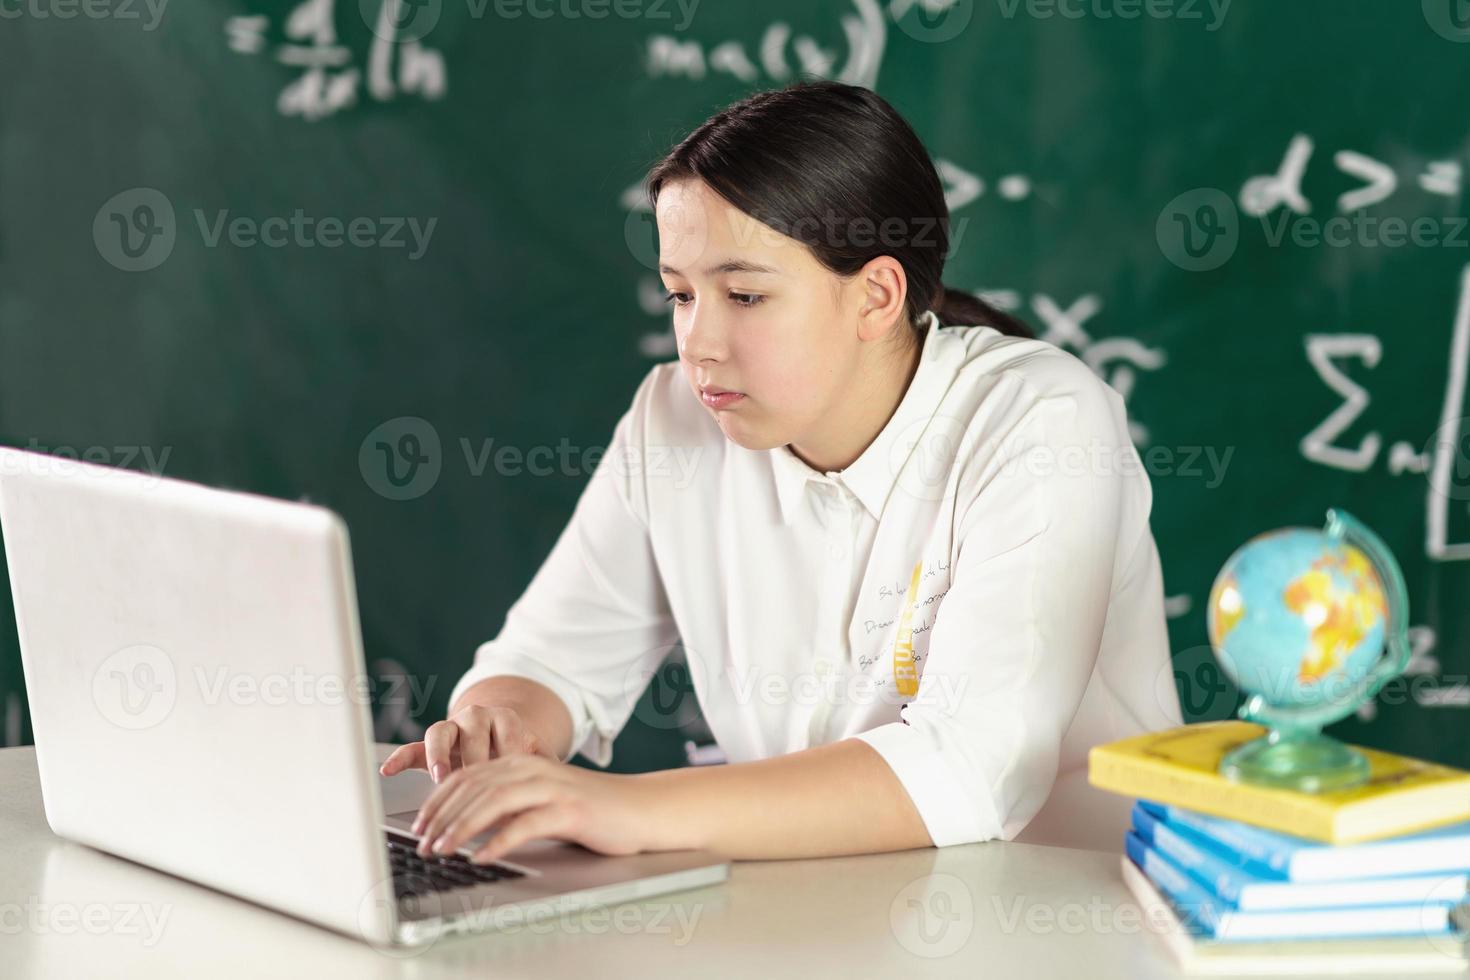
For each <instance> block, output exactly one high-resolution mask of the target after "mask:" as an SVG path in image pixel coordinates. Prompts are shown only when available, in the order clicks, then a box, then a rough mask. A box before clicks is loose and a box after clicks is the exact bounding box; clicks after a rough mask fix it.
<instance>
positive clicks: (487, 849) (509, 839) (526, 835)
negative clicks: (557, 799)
mask: <svg viewBox="0 0 1470 980" xmlns="http://www.w3.org/2000/svg"><path fill="white" fill-rule="evenodd" d="M572 819H573V818H572V814H571V811H570V810H568V809H567V808H566V807H559V806H543V807H538V808H536V809H534V810H526V811H524V812H523V813H521V815H520V816H518V817H514V818H513V819H511V820H510V822H509V823H507V824H506V825H505V826H504V827H502V828H500V832H499V833H497V834H496V835H495V836H494V837H492V838H490V840H489V842H488V843H486V844H485V846H484V847H482V848H480V849H479V850H478V851H476V852H475V853H474V854H471V855H470V860H471V861H473V862H475V863H476V864H484V863H486V862H489V861H495V860H497V859H499V858H501V857H503V856H504V855H506V854H509V853H510V852H511V851H513V850H515V849H516V848H517V847H520V846H521V845H522V844H524V843H526V842H527V841H532V840H539V839H541V838H543V837H557V838H561V839H566V836H567V834H569V833H571V831H572Z"/></svg>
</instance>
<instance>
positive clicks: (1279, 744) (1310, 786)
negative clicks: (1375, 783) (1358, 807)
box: [1220, 728, 1368, 793]
mask: <svg viewBox="0 0 1470 980" xmlns="http://www.w3.org/2000/svg"><path fill="white" fill-rule="evenodd" d="M1220 774H1221V775H1223V776H1225V777H1226V778H1227V779H1232V780H1236V781H1239V782H1246V783H1252V784H1254V785H1257V786H1269V787H1271V788H1273V789H1294V790H1298V791H1299V792H1303V793H1329V792H1332V791H1333V790H1341V789H1352V788H1353V787H1354V786H1361V785H1362V784H1363V783H1365V782H1367V781H1368V759H1367V757H1366V756H1364V755H1363V753H1361V752H1359V751H1358V750H1357V749H1354V748H1353V747H1352V746H1350V745H1344V744H1343V743H1342V742H1339V741H1338V740H1337V739H1335V738H1332V737H1330V736H1327V735H1323V734H1322V733H1321V732H1315V731H1304V732H1290V731H1283V730H1282V729H1279V728H1273V729H1272V730H1271V731H1270V732H1269V733H1268V734H1266V735H1263V736H1261V737H1260V738H1257V739H1252V740H1251V741H1249V742H1247V743H1245V744H1244V745H1242V746H1240V747H1239V748H1237V749H1232V750H1231V751H1230V752H1228V753H1226V755H1225V758H1223V759H1221V760H1220Z"/></svg>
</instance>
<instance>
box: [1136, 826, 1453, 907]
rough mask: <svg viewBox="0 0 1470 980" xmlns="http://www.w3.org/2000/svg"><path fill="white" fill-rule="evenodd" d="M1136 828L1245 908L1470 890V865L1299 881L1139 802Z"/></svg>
mask: <svg viewBox="0 0 1470 980" xmlns="http://www.w3.org/2000/svg"><path fill="white" fill-rule="evenodd" d="M1133 832H1134V833H1136V834H1137V835H1138V836H1139V838H1140V839H1141V840H1142V841H1143V842H1144V843H1145V844H1147V845H1148V846H1150V847H1152V848H1153V849H1154V850H1156V851H1158V852H1159V853H1160V854H1162V855H1164V857H1166V858H1168V859H1169V860H1170V861H1172V862H1174V864H1176V865H1178V866H1179V867H1180V868H1182V869H1184V871H1185V872H1186V873H1187V874H1188V875H1189V876H1190V877H1192V878H1194V879H1195V880H1196V881H1198V882H1199V883H1200V884H1202V885H1204V886H1205V887H1206V888H1208V889H1209V890H1210V892H1211V893H1213V894H1214V895H1215V897H1216V898H1219V899H1220V900H1221V901H1222V902H1224V903H1225V904H1226V905H1228V906H1229V907H1230V908H1234V909H1239V910H1241V911H1253V910H1259V909H1312V908H1341V907H1347V906H1354V905H1403V904H1407V903H1419V904H1422V903H1424V902H1430V901H1450V902H1459V901H1463V900H1464V899H1465V898H1466V896H1467V894H1470V869H1466V870H1462V871H1459V872H1455V873H1453V874H1423V875H1395V876H1392V877H1387V878H1355V879H1349V880H1345V881H1334V882H1311V881H1305V882H1294V881H1291V880H1289V879H1287V878H1285V877H1283V876H1281V875H1280V874H1277V873H1274V872H1269V871H1266V870H1263V869H1259V868H1258V867H1252V866H1249V865H1248V864H1242V863H1238V862H1236V861H1234V860H1231V859H1230V858H1227V857H1226V856H1225V855H1224V854H1223V853H1222V852H1221V851H1219V850H1218V849H1216V848H1214V847H1211V846H1210V844H1209V841H1207V840H1205V839H1202V838H1200V837H1199V836H1197V835H1196V833H1195V832H1193V831H1191V830H1189V828H1187V827H1178V828H1176V827H1173V826H1171V825H1170V824H1169V822H1168V821H1166V820H1164V819H1163V818H1162V817H1159V816H1158V815H1156V814H1154V813H1151V812H1149V810H1148V809H1147V808H1145V807H1143V806H1139V805H1137V804H1135V805H1134V807H1133Z"/></svg>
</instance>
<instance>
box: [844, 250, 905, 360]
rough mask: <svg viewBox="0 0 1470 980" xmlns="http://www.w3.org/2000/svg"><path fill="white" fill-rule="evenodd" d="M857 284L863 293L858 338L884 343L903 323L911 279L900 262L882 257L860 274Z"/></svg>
mask: <svg viewBox="0 0 1470 980" xmlns="http://www.w3.org/2000/svg"><path fill="white" fill-rule="evenodd" d="M856 284H857V286H858V287H859V288H860V289H861V290H862V304H861V306H859V307H858V338H859V339H860V340H865V341H866V340H881V339H882V338H883V337H885V336H886V335H887V334H888V333H889V332H890V331H892V330H893V328H894V324H898V323H902V322H903V317H904V304H905V302H906V301H907V299H908V276H906V275H905V274H904V271H903V266H902V265H901V264H900V263H899V261H898V260H897V259H895V258H894V257H893V256H891V255H880V256H878V257H877V258H874V259H872V260H870V261H869V262H868V264H867V265H865V266H863V267H862V268H861V269H860V270H858V274H857V279H856Z"/></svg>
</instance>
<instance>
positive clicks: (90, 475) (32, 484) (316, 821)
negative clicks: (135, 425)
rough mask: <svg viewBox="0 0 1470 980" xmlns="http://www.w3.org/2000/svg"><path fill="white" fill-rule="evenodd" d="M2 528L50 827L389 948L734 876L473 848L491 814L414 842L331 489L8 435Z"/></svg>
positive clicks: (669, 857) (716, 861) (408, 781)
mask: <svg viewBox="0 0 1470 980" xmlns="http://www.w3.org/2000/svg"><path fill="white" fill-rule="evenodd" d="M0 529H3V532H4V539H5V557H6V561H7V563H8V565H9V571H10V584H11V590H12V593H13V595H14V598H15V617H16V625H17V627H18V631H19V636H20V652H21V662H22V665H23V668H24V672H25V684H26V694H27V696H28V698H29V699H30V711H31V716H32V729H33V732H34V735H35V743H36V761H37V764H38V767H39V770H40V779H41V793H42V797H43V799H44V803H45V810H46V819H47V822H48V823H49V824H50V826H51V829H52V831H54V832H55V833H56V834H57V835H58V836H60V837H64V838H67V839H69V840H72V841H76V842H78V843H81V844H85V845H88V846H91V847H94V848H97V849H99V850H102V851H107V852H109V853H111V854H115V855H118V856H120V857H123V858H127V859H129V860H131V861H135V862H138V863H141V864H144V865H148V866H149V867H152V868H156V869H158V870H161V871H165V872H168V873H170V874H173V875H177V876H179V877H182V878H187V879H190V880H192V881H195V882H199V883H201V884H204V885H207V886H210V887H212V888H215V889H218V890H220V891H222V892H226V893H229V894H230V895H234V896H237V897H239V898H242V899H246V900H249V901H251V902H255V903H257V904H260V905H263V906H267V907H269V908H272V909H276V910H278V911H280V912H284V913H286V914H288V915H292V916H296V917H298V918H301V919H305V920H308V921H310V922H314V923H317V924H319V925H322V926H326V927H328V928H330V929H334V930H336V931H338V932H342V933H345V934H347V935H350V936H354V937H357V938H360V939H363V940H366V941H367V942H370V943H373V944H374V945H380V946H385V947H392V946H422V945H424V944H427V943H430V942H433V941H435V940H436V939H438V938H439V937H441V936H445V935H447V934H450V933H459V932H481V931H494V930H497V929H505V928H508V927H512V926H521V925H524V924H526V923H530V922H533V921H537V920H540V919H545V918H547V917H550V916H554V915H560V914H565V913H569V912H575V911H577V910H579V909H584V908H589V907H594V906H604V905H608V904H612V903H615V902H623V901H627V900H631V899H639V898H643V897H645V896H650V895H656V894H661V893H666V892H672V891H676V890H682V889H687V888H695V887H700V886H704V885H709V884H712V883H716V882H720V881H724V880H725V879H726V878H727V877H728V875H729V863H728V862H727V861H726V860H724V859H723V858H720V857H718V856H716V855H713V854H710V853H707V852H703V851H669V852H661V853H650V854H640V855H632V856H617V857H609V856H603V855H599V854H596V853H594V852H592V851H589V850H587V849H585V848H582V847H580V846H578V845H573V844H569V843H565V842H560V841H537V842H532V843H528V844H526V845H525V846H522V847H519V848H517V849H515V850H514V851H512V852H510V853H509V854H507V855H505V856H504V858H503V859H502V860H500V861H497V862H495V863H492V864H486V865H476V864H472V863H471V862H469V861H468V860H467V855H468V854H470V853H471V852H473V851H474V850H475V849H476V848H478V847H479V846H480V844H482V843H484V841H485V840H487V839H488V838H489V835H490V833H493V830H494V828H492V829H491V831H489V832H487V833H486V834H482V835H480V836H479V837H478V838H476V839H475V840H474V841H471V842H469V843H468V844H466V845H465V846H464V847H463V848H461V849H460V852H459V853H458V854H456V855H449V856H446V857H444V858H442V859H435V858H428V859H420V858H419V857H418V856H417V854H415V853H414V848H415V846H416V844H417V839H416V837H415V835H414V834H413V833H412V832H411V831H410V826H411V824H412V821H413V818H414V816H415V814H416V808H417V805H418V804H419V803H420V802H422V800H423V798H424V796H425V795H426V794H427V793H428V792H429V791H430V790H431V789H432V784H430V783H429V781H428V777H427V776H426V775H425V774H423V773H418V772H414V773H412V774H404V775H399V776H393V777H386V778H385V777H383V776H380V775H379V773H378V757H377V755H376V752H375V749H374V744H373V737H372V718H371V702H372V699H373V698H374V696H375V695H377V694H381V693H382V692H381V691H380V690H378V689H377V688H376V687H375V682H374V679H373V678H371V677H369V676H368V674H367V672H366V669H365V665H364V658H363V650H362V640H361V635H360V630H359V626H358V615H357V597H356V590H355V587H354V584H353V577H352V559H351V555H350V551H349V547H348V538H347V528H346V525H345V524H344V523H343V521H342V520H341V518H339V517H338V516H337V515H336V514H334V513H333V512H332V511H330V510H328V509H326V508H323V507H319V506H314V505H310V504H303V503H291V502H286V501H280V500H273V499H270V498H266V497H261V496H257V495H254V494H248V493H241V492H235V491H226V490H219V489H213V488H210V487H206V486H202V485H199V484H196V483H190V482H186V481H183V480H175V479H166V478H162V477H158V476H153V475H149V474H145V473H139V472H134V471H131V470H124V469H118V468H113V467H108V466H102V465H97V464H93V463H84V462H78V461H73V460H69V459H63V458H59V457H53V456H49V455H45V454H41V453H33V452H25V451H21V450H16V449H9V448H0ZM385 801H386V803H385Z"/></svg>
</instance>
